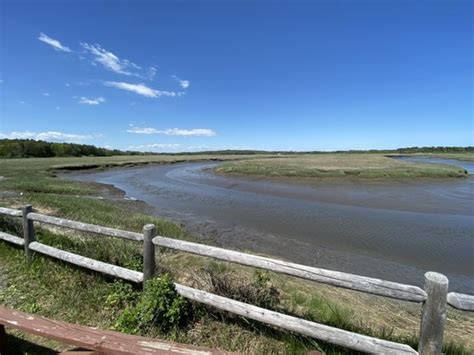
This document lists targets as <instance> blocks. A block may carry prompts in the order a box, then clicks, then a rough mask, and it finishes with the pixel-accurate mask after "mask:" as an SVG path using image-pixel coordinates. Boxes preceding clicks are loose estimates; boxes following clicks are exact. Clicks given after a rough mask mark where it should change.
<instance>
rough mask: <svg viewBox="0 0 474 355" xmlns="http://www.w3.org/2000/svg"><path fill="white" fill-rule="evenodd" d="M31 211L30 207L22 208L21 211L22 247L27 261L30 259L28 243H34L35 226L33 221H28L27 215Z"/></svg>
mask: <svg viewBox="0 0 474 355" xmlns="http://www.w3.org/2000/svg"><path fill="white" fill-rule="evenodd" d="M31 211H33V208H32V207H31V205H26V206H23V207H22V209H21V214H22V221H23V241H24V243H23V247H24V250H25V256H26V259H27V260H30V259H31V251H30V243H31V242H34V241H35V226H34V224H33V221H32V220H30V219H28V214H29V213H31Z"/></svg>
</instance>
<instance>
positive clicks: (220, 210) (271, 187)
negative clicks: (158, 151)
mask: <svg viewBox="0 0 474 355" xmlns="http://www.w3.org/2000/svg"><path fill="white" fill-rule="evenodd" d="M416 159H422V158H416ZM436 162H439V160H437V161H436ZM450 163H451V162H450ZM451 164H452V163H451ZM215 165H216V163H189V164H179V165H168V166H149V167H140V168H133V169H120V170H111V171H107V172H101V173H91V174H76V175H75V176H74V177H73V178H76V179H80V180H89V181H97V182H101V183H108V184H113V185H115V186H116V187H118V188H120V189H122V190H124V191H125V192H126V193H127V195H128V196H130V197H135V198H138V199H140V200H143V201H145V202H147V203H148V204H150V205H152V206H154V207H156V211H157V214H159V215H163V216H165V217H169V218H173V219H176V220H179V221H183V222H185V224H186V225H187V226H188V227H189V228H190V229H191V230H192V231H195V232H199V233H203V234H207V235H209V234H212V235H213V236H217V241H218V242H219V243H220V244H222V245H223V246H227V247H235V248H239V249H242V250H253V251H255V252H262V253H268V254H273V255H277V256H281V257H285V258H287V259H290V260H292V261H296V262H299V263H304V264H309V265H316V266H320V267H325V268H330V269H334V270H341V271H346V272H352V273H357V274H361V275H367V276H372V277H379V278H384V279H388V280H393V281H400V282H408V283H416V284H419V285H421V284H422V281H423V272H424V271H426V270H434V271H440V272H443V273H445V274H446V275H448V277H449V278H450V283H451V287H450V289H451V290H457V291H460V292H468V293H474V267H473V266H474V264H473V260H474V258H473V256H474V243H473V241H474V240H473V235H474V233H473V231H474V224H473V221H474V219H473V218H472V217H473V215H474V212H473V209H474V189H473V187H474V179H473V178H471V177H470V178H467V179H455V180H450V181H443V182H440V181H438V182H434V181H433V182H426V181H424V182H395V183H354V182H349V183H338V184H335V183H332V184H329V183H327V184H326V183H325V184H317V185H310V184H293V183H292V184H289V183H284V182H276V181H268V180H266V181H265V180H259V179H243V178H235V177H226V176H218V175H215V174H213V172H212V168H213V167H214V166H215ZM456 165H458V166H463V167H464V168H465V169H467V170H468V171H472V170H473V168H474V164H472V163H465V162H462V163H460V162H457V161H456Z"/></svg>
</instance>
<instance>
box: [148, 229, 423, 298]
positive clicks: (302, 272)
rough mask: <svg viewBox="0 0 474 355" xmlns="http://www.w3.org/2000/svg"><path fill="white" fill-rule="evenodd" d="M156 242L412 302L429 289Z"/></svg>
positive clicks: (167, 241)
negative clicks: (424, 289)
mask: <svg viewBox="0 0 474 355" xmlns="http://www.w3.org/2000/svg"><path fill="white" fill-rule="evenodd" d="M153 243H155V244H156V245H159V246H162V247H167V248H171V249H176V250H181V251H185V252H188V253H192V254H197V255H203V256H208V257H212V258H215V259H219V260H225V261H231V262H235V263H238V264H241V265H247V266H253V267H257V268H261V269H266V270H270V271H274V272H278V273H282V274H286V275H291V276H296V277H299V278H303V279H306V280H311V281H317V282H321V283H326V284H329V285H333V286H338V287H343V288H348V289H352V290H357V291H362V292H367V293H371V294H375V295H380V296H385V297H390V298H396V299H400V300H405V301H412V302H422V301H424V300H425V299H426V292H425V291H423V290H422V289H421V288H419V287H417V286H410V285H404V284H401V283H396V282H391V281H384V280H380V279H375V278H370V277H365V276H358V275H353V274H347V273H344V272H339V271H332V270H325V269H319V268H315V267H310V266H305V265H299V264H295V263H290V262H286V261H281V260H276V259H270V258H266V257H262V256H258V255H251V254H246V253H241V252H237V251H232V250H227V249H222V248H216V247H212V246H208V245H203V244H197V243H192V242H186V241H183V240H177V239H171V238H165V237H155V238H154V239H153Z"/></svg>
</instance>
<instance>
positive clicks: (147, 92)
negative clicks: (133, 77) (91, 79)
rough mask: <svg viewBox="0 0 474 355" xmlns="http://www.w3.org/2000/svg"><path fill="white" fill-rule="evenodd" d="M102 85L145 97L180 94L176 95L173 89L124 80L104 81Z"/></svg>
mask: <svg viewBox="0 0 474 355" xmlns="http://www.w3.org/2000/svg"><path fill="white" fill-rule="evenodd" d="M104 85H106V86H110V87H113V88H116V89H120V90H126V91H130V92H134V93H135V94H138V95H142V96H145V97H152V98H157V97H160V96H171V97H175V96H180V95H178V93H176V92H174V91H164V90H156V89H152V88H150V87H148V86H146V85H145V84H143V83H140V84H132V83H125V82H120V81H106V82H105V83H104Z"/></svg>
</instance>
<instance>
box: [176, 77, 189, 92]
mask: <svg viewBox="0 0 474 355" xmlns="http://www.w3.org/2000/svg"><path fill="white" fill-rule="evenodd" d="M171 76H172V77H173V78H175V79H176V80H177V81H178V84H179V86H181V87H182V88H183V89H187V88H188V87H189V84H190V82H189V80H181V79H180V78H178V77H177V76H176V75H171Z"/></svg>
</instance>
